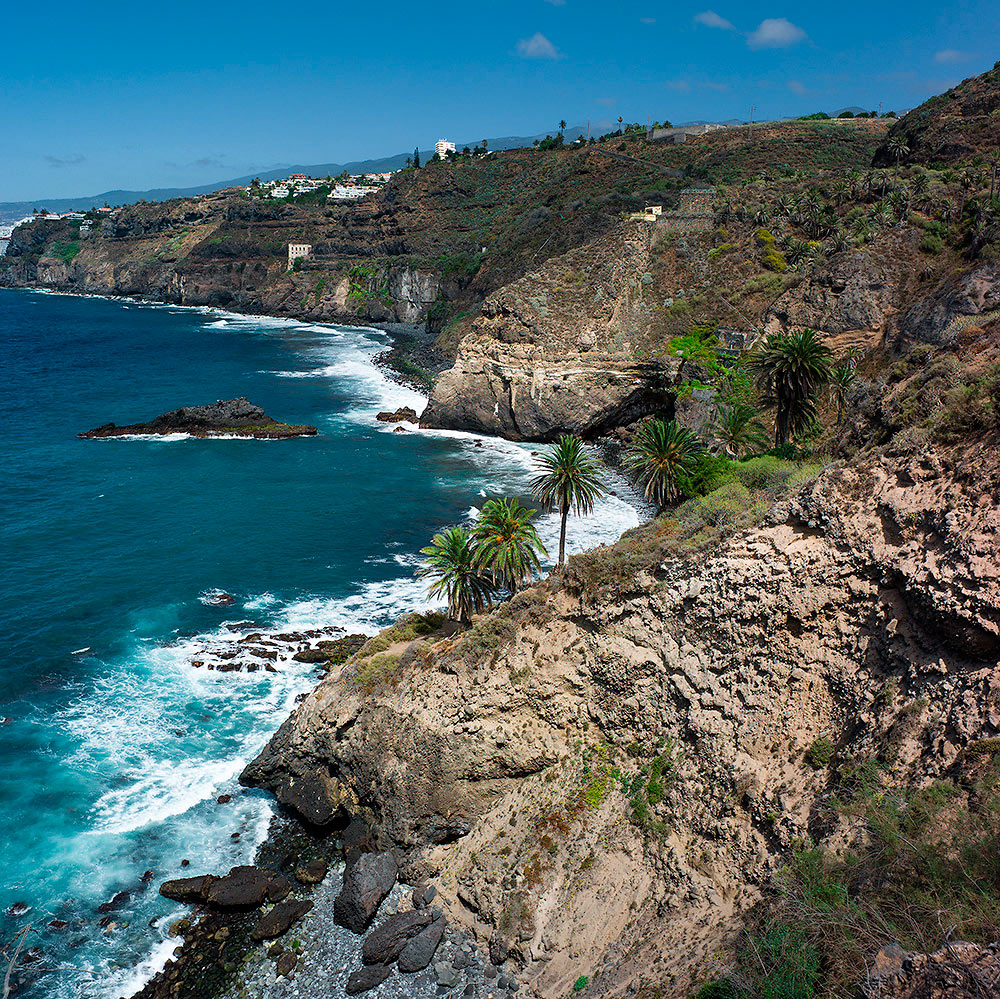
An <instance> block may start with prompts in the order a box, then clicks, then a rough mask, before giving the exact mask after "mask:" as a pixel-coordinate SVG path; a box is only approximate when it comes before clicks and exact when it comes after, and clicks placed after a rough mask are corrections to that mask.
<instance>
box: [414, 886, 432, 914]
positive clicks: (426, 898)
mask: <svg viewBox="0 0 1000 999" xmlns="http://www.w3.org/2000/svg"><path fill="white" fill-rule="evenodd" d="M435 898H437V888H435V887H434V885H419V886H418V887H416V888H414V889H413V908H414V909H423V908H424V907H425V906H428V905H430V904H431V902H433V901H434V899H435Z"/></svg>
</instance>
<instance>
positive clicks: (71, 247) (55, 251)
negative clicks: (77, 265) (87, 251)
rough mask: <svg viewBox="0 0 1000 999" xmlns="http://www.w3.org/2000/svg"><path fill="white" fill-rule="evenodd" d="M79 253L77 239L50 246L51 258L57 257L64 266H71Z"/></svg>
mask: <svg viewBox="0 0 1000 999" xmlns="http://www.w3.org/2000/svg"><path fill="white" fill-rule="evenodd" d="M79 252H80V241H79V240H78V239H72V240H68V241H67V242H57V243H53V244H52V256H53V257H58V258H59V259H60V260H61V261H62V262H63V263H64V264H71V263H72V262H73V259H74V257H76V255H77V254H78V253H79Z"/></svg>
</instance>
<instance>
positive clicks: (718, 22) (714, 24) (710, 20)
mask: <svg viewBox="0 0 1000 999" xmlns="http://www.w3.org/2000/svg"><path fill="white" fill-rule="evenodd" d="M694 19H695V21H696V22H697V23H698V24H704V25H705V27H706V28H721V29H722V30H723V31H735V30H736V25H734V24H732V23H731V22H729V21H727V20H726V19H725V18H724V17H720V16H719V15H718V14H716V13H715V11H714V10H703V11H702V12H701V13H700V14H695V16H694Z"/></svg>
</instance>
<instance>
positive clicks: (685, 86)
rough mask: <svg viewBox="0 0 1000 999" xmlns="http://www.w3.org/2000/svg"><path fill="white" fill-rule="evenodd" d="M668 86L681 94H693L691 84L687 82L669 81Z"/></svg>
mask: <svg viewBox="0 0 1000 999" xmlns="http://www.w3.org/2000/svg"><path fill="white" fill-rule="evenodd" d="M667 86H668V87H669V88H670V89H671V90H676V91H677V93H679V94H689V93H691V84H690V83H689V82H688V81H687V80H667Z"/></svg>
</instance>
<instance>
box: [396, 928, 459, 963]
mask: <svg viewBox="0 0 1000 999" xmlns="http://www.w3.org/2000/svg"><path fill="white" fill-rule="evenodd" d="M446 925H447V922H446V920H445V919H444V918H441V919H435V920H434V922H433V923H431V924H430V925H429V926H425V927H424V928H423V929H422V930H421V931H420V932H419V933H417V934H416V936H414V937H413V938H412V939H411V940H409V941H407V943H406V946H404V947H403V949H402V950H401V951H400V953H399V970H400V971H423V969H424V968H426V967H427V965H429V964H430V963H431V960H432V959H433V957H434V953H435V951H436V950H437V949H438V945H439V944H440V943H441V937H442V936H444V930H445V926H446Z"/></svg>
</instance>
